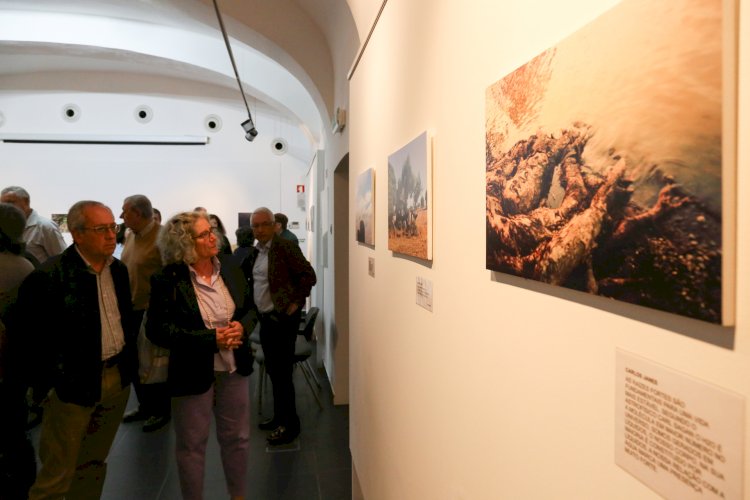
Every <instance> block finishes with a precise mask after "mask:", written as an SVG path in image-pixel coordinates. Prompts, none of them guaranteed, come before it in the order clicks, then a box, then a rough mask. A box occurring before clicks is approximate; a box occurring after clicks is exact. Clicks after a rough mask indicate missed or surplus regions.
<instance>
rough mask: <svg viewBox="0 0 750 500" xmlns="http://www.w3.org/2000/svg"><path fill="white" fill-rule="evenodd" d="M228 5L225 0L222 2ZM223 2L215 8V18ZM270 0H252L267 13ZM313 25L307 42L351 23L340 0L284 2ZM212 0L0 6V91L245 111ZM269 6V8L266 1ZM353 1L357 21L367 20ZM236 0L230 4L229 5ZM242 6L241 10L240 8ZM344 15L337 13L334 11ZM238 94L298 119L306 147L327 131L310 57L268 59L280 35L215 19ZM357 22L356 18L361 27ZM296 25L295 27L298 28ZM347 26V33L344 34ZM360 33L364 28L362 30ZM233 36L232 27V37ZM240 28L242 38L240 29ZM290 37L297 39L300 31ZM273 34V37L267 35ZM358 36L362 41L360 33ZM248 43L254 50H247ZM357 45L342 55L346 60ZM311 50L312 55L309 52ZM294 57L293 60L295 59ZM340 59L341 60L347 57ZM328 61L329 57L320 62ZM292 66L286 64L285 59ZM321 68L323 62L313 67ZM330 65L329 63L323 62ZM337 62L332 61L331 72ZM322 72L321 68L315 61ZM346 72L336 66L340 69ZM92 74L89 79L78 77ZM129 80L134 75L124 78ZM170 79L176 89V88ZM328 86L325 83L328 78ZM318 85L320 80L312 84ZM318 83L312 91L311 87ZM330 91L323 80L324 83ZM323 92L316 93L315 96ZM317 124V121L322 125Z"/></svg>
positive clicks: (328, 37)
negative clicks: (174, 101)
mask: <svg viewBox="0 0 750 500" xmlns="http://www.w3.org/2000/svg"><path fill="white" fill-rule="evenodd" d="M223 1H227V0H223ZM223 1H220V2H219V5H220V7H221V8H222V12H224V7H223ZM274 1H276V0H257V1H256V2H247V5H248V8H251V7H252V4H253V3H255V4H256V6H255V7H256V8H257V7H258V5H257V4H260V3H264V2H265V3H266V4H267V5H266V6H265V8H270V7H269V5H272V4H273V2H274ZM289 1H290V2H292V3H291V4H288V5H295V4H296V5H297V6H298V8H299V9H300V13H301V15H298V17H296V18H294V19H302V20H303V21H304V19H305V16H307V17H308V18H309V20H310V21H311V22H308V24H310V26H317V30H319V32H322V37H318V38H317V39H315V37H314V36H313V35H314V31H315V30H314V29H313V30H310V29H309V28H308V32H310V33H312V35H310V43H316V44H318V45H320V44H321V42H320V40H322V41H323V42H322V43H323V44H325V43H326V42H327V44H328V46H326V47H324V48H325V51H326V52H325V53H328V54H330V53H331V50H330V46H331V45H332V44H334V43H337V38H336V35H337V33H339V31H340V30H341V29H342V26H341V25H340V23H341V22H342V19H343V20H344V21H343V22H347V20H349V22H353V21H352V19H353V18H352V15H353V12H352V13H350V12H349V10H348V9H349V4H348V3H347V1H346V0H289ZM211 2H212V0H127V1H122V0H66V1H61V0H0V92H7V91H19V90H23V91H54V90H70V91H83V92H120V93H141V94H143V93H145V94H153V95H159V94H182V95H185V96H191V97H193V98H197V99H208V100H214V99H215V100H222V101H231V100H233V99H234V100H237V102H238V105H241V106H243V107H244V104H243V103H242V101H241V99H240V96H239V92H238V91H237V84H236V81H235V80H234V74H233V72H232V68H231V65H230V63H229V59H228V56H227V54H226V49H225V47H224V44H223V40H222V38H221V34H220V31H219V30H218V23H217V20H216V16H215V13H214V11H213V7H212V3H211ZM269 2H270V4H269ZM349 2H350V3H354V4H360V6H358V7H357V9H358V12H359V13H360V14H359V16H360V18H362V17H363V16H367V15H372V14H368V12H372V8H364V7H362V6H361V4H362V3H364V4H375V5H376V6H378V5H377V4H379V3H380V2H373V1H372V0H370V1H369V2H368V1H367V0H349ZM237 5H238V4H234V5H233V7H234V8H237ZM243 5H244V4H243ZM342 14H345V15H342ZM223 17H224V22H225V25H227V28H228V30H230V27H231V30H230V37H231V38H232V48H233V51H234V55H235V59H236V61H237V65H238V67H239V68H240V77H241V79H242V81H243V84H244V85H243V88H244V89H245V92H246V93H247V94H249V95H250V96H251V98H252V99H253V100H254V101H253V103H254V104H255V105H256V106H257V105H258V104H260V105H261V106H266V105H267V106H268V107H269V108H270V109H273V110H275V111H276V112H278V113H281V114H282V115H285V116H288V117H290V118H291V119H293V120H295V121H297V122H298V123H299V124H300V125H301V126H302V127H303V128H305V129H306V130H307V131H308V132H309V133H310V135H311V136H312V138H313V140H314V141H321V140H322V139H323V136H324V127H325V128H327V123H328V119H327V116H328V115H327V113H328V110H327V109H326V108H327V107H330V104H326V102H325V101H326V98H325V96H327V95H328V94H332V93H333V91H332V89H327V88H326V89H321V88H318V86H320V85H325V86H328V85H329V84H328V83H327V82H325V81H324V79H321V78H319V77H318V81H317V82H316V81H315V75H312V76H308V75H307V74H306V73H305V71H304V69H302V70H300V68H304V67H305V65H307V67H308V68H310V67H314V63H315V61H298V62H296V63H295V62H294V61H293V57H287V58H286V60H285V61H284V60H280V59H282V58H279V59H278V60H273V59H272V58H271V57H269V56H268V55H267V54H272V55H273V54H276V53H282V52H283V50H280V49H277V50H275V51H274V50H265V51H263V52H262V51H261V50H262V49H256V48H255V47H261V46H263V48H266V49H267V47H268V46H269V44H270V45H274V44H277V45H278V46H280V47H284V44H285V43H286V45H287V46H289V42H288V40H285V37H288V36H289V35H290V34H289V33H288V32H287V31H288V30H287V31H284V30H279V32H278V33H273V32H271V34H270V36H271V37H273V38H271V39H270V40H269V39H268V38H269V32H268V31H266V32H265V33H263V35H262V36H260V35H258V33H257V32H255V31H254V30H252V29H250V28H249V27H247V26H244V25H239V28H238V22H237V21H236V20H235V19H232V18H228V17H227V14H226V13H224V14H223ZM360 22H362V21H360ZM301 28H302V27H301ZM350 29H355V28H353V27H352V28H350ZM368 29H369V28H368ZM232 30H233V31H232ZM240 30H241V32H240ZM300 33H302V35H300V34H299V33H294V35H295V36H298V37H299V36H304V33H306V32H305V31H304V30H302V29H300ZM274 38H276V39H274ZM359 38H360V39H361V38H362V37H361V35H360V36H359ZM256 42H257V44H256ZM355 51H356V48H352V50H349V51H348V53H349V54H353V53H354V52H355ZM318 53H320V52H318ZM298 57H299V56H298ZM347 57H349V56H347ZM329 58H330V56H329ZM290 60H292V64H289V61H290ZM322 63H325V61H322ZM328 64H329V66H330V62H328ZM340 66H341V65H339V67H340ZM323 67H325V66H324V65H323ZM346 69H348V68H344V70H346ZM91 74H96V75H97V77H96V78H94V79H92V78H89V77H87V75H91ZM133 75H137V78H133ZM175 81H179V82H180V84H179V85H175ZM330 81H331V82H332V81H333V79H332V78H331V79H330ZM320 82H323V83H320ZM316 85H317V86H316ZM331 86H332V84H331ZM321 96H324V97H321ZM324 124H326V125H324Z"/></svg>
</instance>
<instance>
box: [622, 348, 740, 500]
mask: <svg viewBox="0 0 750 500" xmlns="http://www.w3.org/2000/svg"><path fill="white" fill-rule="evenodd" d="M616 366H617V368H616V369H617V375H616V386H617V387H616V403H615V463H616V464H617V465H619V466H620V467H622V468H623V469H625V470H626V471H628V472H629V473H630V474H632V475H633V476H635V477H636V478H637V479H639V480H640V481H642V482H643V483H644V484H646V485H647V486H648V487H650V488H651V489H653V490H654V491H656V492H657V493H659V494H660V495H662V496H664V497H665V498H668V499H680V500H682V499H693V498H695V499H703V500H705V499H707V498H710V499H714V498H716V499H726V500H729V499H738V500H740V499H741V498H742V453H743V435H744V408H745V403H744V399H743V397H742V396H740V395H737V394H734V393H732V392H730V391H727V390H725V389H722V388H720V387H717V386H715V385H712V384H709V383H707V382H703V381H701V380H698V379H696V378H694V377H692V376H689V375H687V374H684V373H680V372H677V371H675V370H671V369H669V368H666V367H664V366H662V365H659V364H656V363H653V362H651V361H648V360H646V359H644V358H641V357H639V356H636V355H634V354H631V353H628V352H625V351H622V350H619V349H618V350H617V361H616Z"/></svg>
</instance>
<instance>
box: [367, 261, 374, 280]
mask: <svg viewBox="0 0 750 500" xmlns="http://www.w3.org/2000/svg"><path fill="white" fill-rule="evenodd" d="M367 274H369V275H370V276H372V277H373V278H374V277H375V257H368V258H367Z"/></svg>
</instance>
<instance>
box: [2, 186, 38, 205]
mask: <svg viewBox="0 0 750 500" xmlns="http://www.w3.org/2000/svg"><path fill="white" fill-rule="evenodd" d="M6 194H14V195H16V196H18V197H19V198H21V199H22V200H26V201H27V202H28V201H31V197H30V196H29V192H28V191H26V190H25V189H24V188H22V187H21V186H8V187H7V188H5V189H3V190H2V191H0V196H5V195H6Z"/></svg>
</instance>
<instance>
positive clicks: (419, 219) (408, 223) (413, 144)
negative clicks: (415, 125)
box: [388, 132, 432, 260]
mask: <svg viewBox="0 0 750 500" xmlns="http://www.w3.org/2000/svg"><path fill="white" fill-rule="evenodd" d="M388 249H389V250H391V251H392V252H395V253H401V254H405V255H410V256H413V257H417V258H419V259H423V260H432V138H431V135H430V134H429V133H428V132H423V133H421V134H419V136H417V137H416V138H415V139H413V140H412V141H410V142H409V143H408V144H406V145H405V146H404V147H402V148H401V149H399V150H397V151H396V152H394V153H393V154H391V155H390V156H388Z"/></svg>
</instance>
